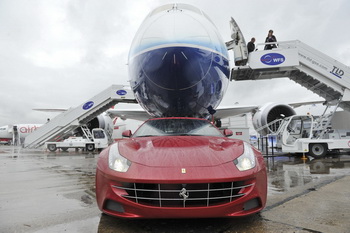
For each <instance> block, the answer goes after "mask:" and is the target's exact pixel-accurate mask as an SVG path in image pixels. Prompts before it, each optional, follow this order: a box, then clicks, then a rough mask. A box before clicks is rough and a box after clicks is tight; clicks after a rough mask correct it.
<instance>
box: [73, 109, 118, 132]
mask: <svg viewBox="0 0 350 233" xmlns="http://www.w3.org/2000/svg"><path fill="white" fill-rule="evenodd" d="M86 125H87V127H88V128H89V129H90V131H91V130H92V129H95V128H101V129H103V130H104V131H105V132H106V134H107V135H110V136H112V134H113V128H114V127H113V126H114V125H113V121H112V118H111V117H109V116H108V115H107V114H101V115H98V116H97V117H95V118H93V119H92V120H91V121H89V122H88V123H87V124H86ZM77 131H78V132H75V133H77V134H79V135H82V134H83V132H82V131H81V129H80V128H78V129H77Z"/></svg>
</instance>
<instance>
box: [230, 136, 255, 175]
mask: <svg viewBox="0 0 350 233" xmlns="http://www.w3.org/2000/svg"><path fill="white" fill-rule="evenodd" d="M243 144H244V152H243V154H242V155H241V156H239V157H238V158H237V159H235V160H234V161H233V162H234V164H235V165H236V167H237V168H238V170H240V171H246V170H249V169H252V168H254V167H255V154H254V150H253V148H252V147H251V145H249V144H248V143H246V142H244V143H243Z"/></svg>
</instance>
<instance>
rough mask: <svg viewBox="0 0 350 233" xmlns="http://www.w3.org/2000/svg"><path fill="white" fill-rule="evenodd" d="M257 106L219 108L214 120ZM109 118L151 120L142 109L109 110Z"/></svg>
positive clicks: (251, 109) (239, 113) (249, 110)
mask: <svg viewBox="0 0 350 233" xmlns="http://www.w3.org/2000/svg"><path fill="white" fill-rule="evenodd" d="M257 109H258V106H255V105H251V106H237V107H219V108H217V109H216V113H215V115H214V117H215V118H216V119H223V118H227V117H232V116H237V115H241V114H244V113H248V112H252V111H254V110H257ZM106 113H107V114H109V115H110V116H111V117H119V118H121V119H122V120H126V119H133V120H139V121H145V120H147V119H149V118H152V116H150V115H149V114H148V113H147V112H146V111H145V110H143V109H109V110H107V111H106Z"/></svg>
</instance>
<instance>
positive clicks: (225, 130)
mask: <svg viewBox="0 0 350 233" xmlns="http://www.w3.org/2000/svg"><path fill="white" fill-rule="evenodd" d="M224 135H225V137H231V136H232V135H233V132H232V130H230V129H224Z"/></svg>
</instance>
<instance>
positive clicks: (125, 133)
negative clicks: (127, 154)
mask: <svg viewBox="0 0 350 233" xmlns="http://www.w3.org/2000/svg"><path fill="white" fill-rule="evenodd" d="M131 135H132V133H131V130H125V131H123V133H122V136H123V137H126V138H130V137H131Z"/></svg>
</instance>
